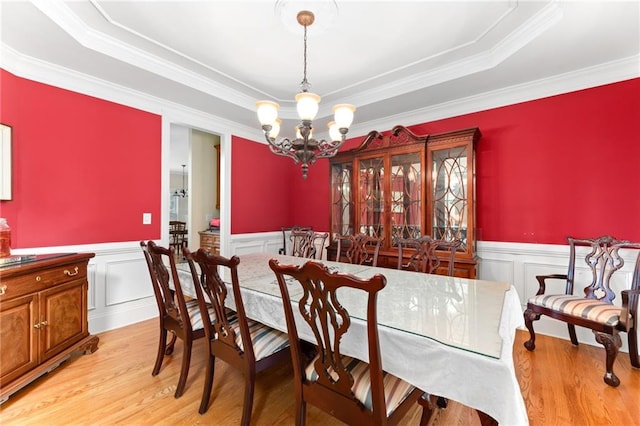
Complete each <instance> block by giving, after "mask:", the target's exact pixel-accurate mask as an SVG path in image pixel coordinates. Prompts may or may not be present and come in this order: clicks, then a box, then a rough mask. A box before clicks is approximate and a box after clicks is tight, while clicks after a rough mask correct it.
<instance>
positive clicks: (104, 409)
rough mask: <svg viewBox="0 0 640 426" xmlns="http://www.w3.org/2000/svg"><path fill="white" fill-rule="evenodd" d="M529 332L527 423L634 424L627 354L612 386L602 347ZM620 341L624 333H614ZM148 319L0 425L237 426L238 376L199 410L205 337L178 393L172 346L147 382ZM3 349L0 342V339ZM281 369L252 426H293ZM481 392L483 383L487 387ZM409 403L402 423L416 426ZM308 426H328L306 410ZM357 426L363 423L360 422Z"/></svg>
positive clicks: (15, 408) (48, 379) (12, 405)
mask: <svg viewBox="0 0 640 426" xmlns="http://www.w3.org/2000/svg"><path fill="white" fill-rule="evenodd" d="M526 337H528V333H526V332H523V331H518V334H517V340H516V343H515V346H514V351H513V352H514V362H515V368H516V372H517V376H518V380H519V383H520V387H521V389H522V395H523V397H524V399H525V403H526V405H527V411H528V413H529V421H530V424H531V425H618V426H623V425H640V370H634V369H632V368H631V366H630V363H629V357H628V355H627V354H626V353H621V354H620V355H619V357H618V360H617V361H616V365H615V371H616V374H617V375H618V376H619V377H620V380H621V381H622V383H621V385H620V386H619V387H618V388H612V387H610V386H607V385H605V384H604V382H603V381H602V375H603V372H604V366H603V364H604V351H603V349H601V348H596V347H592V346H589V345H581V346H580V347H579V348H574V347H572V346H571V344H570V343H569V342H568V341H565V340H561V339H554V338H549V337H545V336H539V338H538V340H537V349H536V352H534V353H530V352H528V351H527V350H525V349H524V347H523V346H522V343H523V341H524V340H525V338H526ZM623 337H625V338H626V336H623ZM157 338H158V332H157V323H156V320H149V321H145V322H141V323H138V324H134V325H131V326H128V327H124V328H120V329H117V330H113V331H109V332H106V333H103V334H101V335H100V344H99V349H98V351H97V352H95V353H93V354H91V355H86V356H77V357H74V358H72V359H70V360H69V361H67V362H66V363H65V364H63V365H62V366H61V367H60V368H58V369H56V370H54V371H53V372H51V373H49V374H47V375H45V376H43V377H41V378H40V379H39V380H37V381H36V382H34V383H32V384H31V385H29V386H28V387H26V388H24V389H23V390H21V391H20V392H18V393H16V394H14V395H13V396H12V397H11V398H10V399H9V400H8V401H7V402H5V403H4V404H2V405H1V406H0V424H2V425H114V424H119V425H151V424H153V425H156V424H166V425H178V424H180V425H182V424H189V425H191V424H211V425H238V424H239V423H240V416H241V411H242V410H241V409H242V389H243V388H242V383H243V382H242V377H241V376H240V374H239V373H237V372H235V371H233V370H230V369H227V368H226V366H225V364H224V363H222V362H218V363H217V365H216V379H215V383H214V389H213V395H212V396H213V399H214V400H213V402H212V403H211V405H210V408H209V411H208V412H207V413H206V414H204V415H200V414H198V407H199V404H200V397H201V393H202V386H203V383H204V379H203V377H202V376H203V374H204V358H205V357H204V353H205V352H204V351H205V346H204V345H203V344H204V341H203V340H202V339H200V340H199V341H197V342H196V344H195V346H194V348H193V355H192V363H191V370H190V372H189V380H188V381H187V388H186V391H185V394H184V395H183V396H182V397H181V398H179V399H175V398H174V397H173V393H174V391H175V387H176V383H177V379H178V373H179V369H180V360H181V346H180V344H179V343H178V344H177V350H176V353H175V354H174V355H172V356H169V357H166V358H165V364H164V365H163V368H162V370H161V372H160V374H159V375H158V376H156V377H152V376H151V369H152V367H153V362H154V359H155V354H156V345H157ZM3 343H4V342H3ZM291 379H292V372H291V368H290V367H289V366H283V367H281V368H279V369H276V370H272V371H268V372H264V373H261V374H259V375H258V379H257V384H256V394H255V401H254V408H253V418H252V424H253V425H292V424H293V412H294V405H293V386H292V382H291ZM487 386H491V384H490V383H487ZM419 418H420V411H419V409H418V407H417V406H416V409H415V410H413V411H412V412H411V413H410V414H409V415H408V416H407V417H406V419H405V420H406V422H404V424H406V425H417V424H418V423H419ZM307 423H308V424H309V425H323V426H324V425H337V424H338V422H336V421H335V420H334V419H332V418H330V417H328V416H327V415H325V414H324V413H322V412H320V411H318V410H317V409H315V408H314V407H311V406H309V409H308V422H307ZM433 424H434V425H478V424H479V420H478V418H477V417H476V415H475V412H474V411H473V410H471V409H469V408H467V407H464V406H462V405H460V404H457V403H455V402H453V401H451V402H450V404H449V407H448V408H446V409H445V410H441V411H440V412H439V414H438V417H437V418H436V419H435V421H434V422H433ZM362 426H365V425H362Z"/></svg>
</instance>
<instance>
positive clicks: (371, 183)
mask: <svg viewBox="0 0 640 426" xmlns="http://www.w3.org/2000/svg"><path fill="white" fill-rule="evenodd" d="M357 164H358V166H357V167H358V198H359V199H358V203H359V210H358V215H359V220H358V224H359V229H358V232H359V233H361V234H365V235H369V236H371V237H377V238H379V237H382V236H384V224H385V219H386V212H385V209H384V194H385V190H384V185H385V184H384V181H385V176H384V175H385V170H384V157H375V158H367V159H361V160H360V161H358V162H357Z"/></svg>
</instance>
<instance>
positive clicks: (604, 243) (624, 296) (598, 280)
mask: <svg viewBox="0 0 640 426" xmlns="http://www.w3.org/2000/svg"><path fill="white" fill-rule="evenodd" d="M567 241H568V242H569V269H568V271H567V273H566V274H551V275H538V276H536V279H537V280H538V285H539V288H538V292H537V293H536V295H535V296H534V297H532V298H530V299H529V300H528V302H527V309H526V310H525V311H524V322H525V325H526V326H527V329H528V330H529V335H530V338H529V340H527V341H526V342H525V343H524V346H525V348H527V349H528V350H530V351H533V350H534V349H535V348H536V334H535V331H534V329H533V321H536V320H539V319H540V316H541V315H547V316H550V317H551V318H555V319H557V320H560V321H563V322H566V323H567V327H568V329H569V338H570V339H571V343H572V344H573V345H575V346H577V345H578V337H577V335H576V329H575V327H576V326H580V327H586V328H590V329H591V330H592V331H593V333H594V334H595V339H596V342H598V343H600V344H602V345H603V346H604V348H605V351H606V363H605V364H606V372H605V375H604V382H605V383H606V384H608V385H610V386H618V385H619V384H620V379H618V377H617V376H616V375H615V373H614V372H613V365H614V361H615V359H616V357H617V355H618V350H619V349H620V346H622V340H621V339H620V335H619V333H620V332H626V333H627V337H628V340H629V357H630V360H631V365H632V366H633V367H636V368H640V355H639V354H638V300H639V299H640V243H634V242H631V241H623V240H617V239H616V238H614V237H612V236H609V235H604V236H601V237H599V238H594V239H579V238H572V237H568V238H567ZM578 247H580V248H582V249H583V250H584V251H585V252H586V255H585V257H584V261H585V263H584V268H585V269H587V270H589V271H590V275H591V282H590V283H589V282H588V280H585V283H586V284H587V286H586V287H584V288H583V289H582V294H579V295H574V290H576V291H578V290H577V289H574V287H575V286H576V285H577V277H576V268H577V257H578V255H577V248H578ZM622 249H635V250H637V251H638V253H637V255H636V261H635V262H636V263H635V266H634V272H633V277H632V279H631V286H630V288H627V289H625V290H622V291H620V299H618V300H619V303H617V304H614V300H615V299H616V292H615V291H614V289H613V288H611V282H612V277H613V276H614V274H615V273H616V271H619V270H620V269H621V268H622V267H623V266H624V258H623V257H622V255H621V254H620V250H622ZM551 280H560V281H564V293H558V292H555V293H554V292H547V281H551Z"/></svg>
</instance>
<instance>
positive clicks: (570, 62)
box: [0, 0, 640, 134]
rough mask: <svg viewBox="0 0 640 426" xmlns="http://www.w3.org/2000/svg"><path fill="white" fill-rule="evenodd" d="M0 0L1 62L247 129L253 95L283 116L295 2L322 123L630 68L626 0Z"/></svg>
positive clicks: (290, 85)
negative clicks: (349, 108)
mask: <svg viewBox="0 0 640 426" xmlns="http://www.w3.org/2000/svg"><path fill="white" fill-rule="evenodd" d="M0 1H1V3H0V7H1V9H0V15H1V16H0V24H1V26H2V29H1V32H0V37H1V39H0V40H1V42H2V45H1V47H2V50H1V51H0V52H1V53H2V55H0V66H2V67H3V68H5V69H7V70H9V71H12V72H14V73H16V74H18V75H20V74H23V73H26V74H29V72H28V69H29V67H30V66H31V67H33V66H35V65H36V64H37V65H42V64H47V66H49V67H55V68H56V69H64V70H65V71H69V73H71V75H85V76H90V77H91V78H93V79H98V80H99V81H107V82H109V83H110V84H114V85H117V86H120V87H123V88H126V89H128V90H135V91H136V92H141V93H144V94H147V95H150V96H153V97H157V98H161V99H164V100H167V101H170V102H173V103H177V104H180V105H185V106H188V107H191V108H194V109H196V110H201V111H204V112H206V113H208V114H212V115H215V116H218V117H221V118H222V119H225V120H229V121H231V122H233V123H235V125H239V126H246V127H247V128H251V129H257V128H258V127H259V124H258V121H257V119H256V116H255V101H256V100H260V99H271V100H275V101H277V102H279V103H280V105H281V111H280V113H281V117H282V118H283V119H285V120H286V119H288V120H289V121H285V122H284V124H283V129H287V128H288V126H289V125H290V126H291V128H293V126H294V125H295V117H296V114H295V106H294V104H293V97H294V95H295V93H297V92H298V91H299V87H298V85H299V83H300V81H301V80H302V72H303V69H302V68H303V67H302V50H303V49H302V47H303V39H302V28H301V27H299V26H298V25H297V24H295V23H294V24H291V22H294V21H295V14H296V13H297V11H298V10H299V9H302V8H307V9H311V10H312V11H315V12H317V13H316V14H317V16H316V23H315V24H314V25H313V26H311V27H310V28H309V36H308V80H309V82H310V83H311V84H312V91H314V92H315V93H317V94H319V95H320V96H322V102H321V109H320V113H319V116H318V118H317V119H316V121H315V125H316V128H317V129H320V130H321V129H323V128H324V127H325V126H326V122H328V121H330V115H331V106H332V105H334V104H337V103H352V104H355V105H356V106H357V108H358V109H357V111H356V118H355V122H354V132H355V131H356V128H357V130H360V131H359V132H358V133H354V134H363V133H366V132H368V131H369V130H372V129H373V128H375V127H371V123H376V122H379V121H381V120H385V119H387V120H388V119H389V117H394V116H401V117H402V116H405V115H406V114H407V113H409V112H411V111H416V110H424V111H427V110H429V109H434V108H442V107H443V106H446V105H448V104H450V103H452V102H456V101H459V100H460V99H470V98H474V97H478V96H482V95H486V94H487V93H499V92H500V91H501V90H505V88H514V87H519V86H521V85H525V84H529V85H531V84H532V82H534V84H535V82H545V81H549V80H550V79H553V78H554V77H556V76H558V75H573V74H575V75H579V74H580V73H584V72H585V70H591V69H594V67H596V68H598V69H603V70H606V69H611V68H614V67H620V66H625V67H626V69H627V70H629V65H630V69H631V76H638V75H640V59H639V58H640V29H639V28H640V7H639V6H640V2H638V1H624V2H614V1H589V2H578V1H572V2H556V1H522V0H521V1H516V0H510V1H485V2H480V1H447V2H445V1H440V2H436V1H398V0H396V1H354V0H351V1H349V0H337V1H336V2H333V1H324V2H322V1H301V0H297V1H296V2H295V4H292V1H282V0H281V1H275V0H272V1H248V0H234V1H221V0H219V1H102V0H90V1H62V0H34V1H33V2H26V1H5V0H0ZM279 11H282V12H284V15H283V16H284V18H285V19H286V20H288V21H289V23H288V24H285V23H283V20H282V19H281V16H279V15H280V14H279V13H278V12H279ZM323 20H324V21H323ZM322 27H327V28H322ZM627 72H628V71H627ZM77 73H79V74H77ZM572 73H573V74H572ZM634 74H635V75H634ZM423 121H425V120H423ZM394 124H405V125H408V124H412V123H407V122H404V121H402V120H400V121H399V122H398V123H394ZM320 126H322V127H320ZM379 130H384V129H379ZM281 133H282V134H285V133H286V130H283V131H282V132H281Z"/></svg>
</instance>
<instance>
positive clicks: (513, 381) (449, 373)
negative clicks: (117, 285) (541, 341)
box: [180, 255, 529, 425]
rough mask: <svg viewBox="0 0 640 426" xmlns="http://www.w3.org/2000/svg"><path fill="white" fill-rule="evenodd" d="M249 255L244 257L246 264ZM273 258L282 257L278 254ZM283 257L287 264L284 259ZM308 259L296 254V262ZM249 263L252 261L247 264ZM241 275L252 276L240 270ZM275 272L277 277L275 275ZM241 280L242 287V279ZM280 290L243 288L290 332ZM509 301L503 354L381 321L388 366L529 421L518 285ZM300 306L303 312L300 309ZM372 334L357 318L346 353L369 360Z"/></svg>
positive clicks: (493, 412) (251, 304) (251, 308)
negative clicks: (519, 355)
mask: <svg viewBox="0 0 640 426" xmlns="http://www.w3.org/2000/svg"><path fill="white" fill-rule="evenodd" d="M265 256H266V255H265ZM243 257H244V256H241V265H242V258H243ZM268 257H277V258H281V259H282V257H281V256H275V255H273V256H271V255H268ZM281 261H282V262H283V263H284V260H281ZM303 261H304V260H303V259H296V263H300V262H303ZM245 265H246V266H248V265H247V264H246V263H245ZM186 270H188V267H187V268H186ZM244 272H247V271H246V270H245V271H244ZM239 276H240V278H247V277H246V276H245V274H244V273H242V274H241V273H240V271H239ZM272 277H273V279H275V275H272ZM180 279H181V282H182V285H183V291H184V292H185V294H189V293H190V292H191V290H192V286H193V283H192V280H191V277H190V274H188V273H186V272H183V271H180ZM240 285H241V286H242V280H241V282H240ZM276 287H277V285H276ZM274 294H275V293H274ZM274 294H267V293H265V292H261V291H255V290H251V289H247V288H243V289H242V297H243V301H244V305H245V310H246V312H247V315H248V316H249V317H250V318H252V319H254V320H256V321H260V322H262V323H264V324H266V325H269V326H271V327H273V328H275V329H278V330H281V331H284V332H286V331H287V328H286V321H285V318H284V311H283V309H282V299H281V298H280V297H278V296H277V295H274ZM230 296H231V300H230V301H229V302H231V303H232V304H233V305H235V303H234V302H233V294H231V292H230ZM503 304H504V305H503V309H502V316H501V318H500V324H499V330H498V333H499V335H500V337H501V338H502V349H501V354H500V357H499V358H492V357H489V356H485V355H480V354H478V353H474V352H471V351H467V350H463V349H458V348H455V347H451V346H447V345H445V344H442V343H440V342H438V341H436V340H433V339H431V338H428V337H424V336H421V335H418V334H414V333H408V332H403V331H401V330H398V329H395V328H391V327H387V326H384V325H379V327H378V330H379V336H380V350H381V353H382V364H383V369H384V370H385V371H387V372H389V373H391V374H393V375H395V376H397V377H400V378H401V379H403V380H406V381H407V382H409V383H411V384H413V385H414V386H416V387H418V388H420V389H421V390H423V391H425V392H428V393H430V394H433V395H438V396H443V397H445V398H448V399H451V400H454V401H457V402H460V403H462V404H464V405H467V406H469V407H471V408H475V409H478V410H481V411H483V412H485V413H487V414H488V415H490V416H491V417H493V418H494V419H496V420H497V421H498V422H499V423H500V424H504V425H527V424H528V423H529V421H528V417H527V410H526V407H525V404H524V400H523V398H522V394H521V392H520V386H519V384H518V381H517V378H516V375H515V369H514V365H513V356H512V351H513V342H514V338H515V330H516V328H518V327H522V326H523V325H524V321H523V317H522V310H521V307H520V300H519V298H518V294H517V292H516V290H515V288H514V287H513V286H511V287H510V289H509V290H508V291H507V292H506V293H505V297H504V302H503ZM231 307H233V306H231ZM294 311H295V312H298V310H297V309H294ZM298 329H299V330H298V331H299V333H300V337H301V338H304V339H308V340H313V338H312V335H311V334H310V333H309V332H308V328H306V324H302V320H301V319H300V323H299V327H298ZM366 336H367V333H366V325H365V323H364V322H363V321H361V320H359V319H357V318H352V325H351V329H350V331H349V333H347V335H345V336H344V337H343V340H342V343H341V348H342V350H343V352H344V353H345V354H347V355H351V356H354V357H356V358H358V359H362V360H365V361H366V360H367V359H368V353H367V343H366V338H367V337H366Z"/></svg>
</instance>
